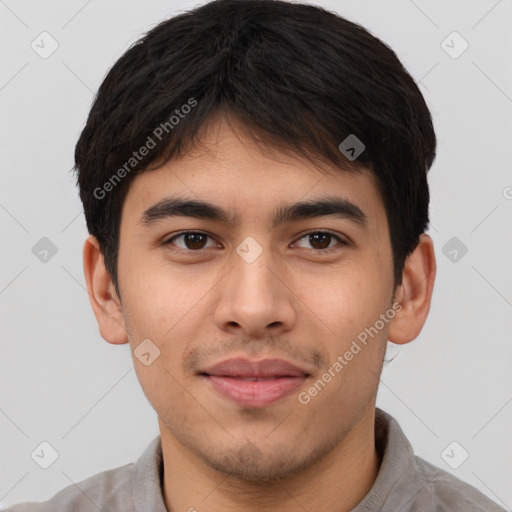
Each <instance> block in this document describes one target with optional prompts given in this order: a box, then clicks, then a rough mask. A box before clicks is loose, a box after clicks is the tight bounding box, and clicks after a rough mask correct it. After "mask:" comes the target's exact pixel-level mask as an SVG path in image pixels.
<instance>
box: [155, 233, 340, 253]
mask: <svg viewBox="0 0 512 512" xmlns="http://www.w3.org/2000/svg"><path fill="white" fill-rule="evenodd" d="M188 234H198V235H205V236H207V237H209V238H212V239H213V237H212V236H211V235H209V234H208V233H204V232H203V231H194V230H192V231H182V232H181V233H178V234H176V235H173V236H172V237H171V238H169V239H168V240H166V241H164V242H163V245H172V242H173V241H174V240H176V239H177V238H179V237H182V236H184V235H188ZM316 234H325V235H330V236H331V237H333V238H335V239H336V240H337V241H338V242H339V245H341V246H346V245H348V243H347V242H345V240H343V239H342V238H340V237H339V236H338V235H336V234H334V233H333V232H332V231H326V230H321V229H320V230H314V231H309V232H308V233H304V234H303V235H302V236H301V237H300V238H298V239H297V241H299V240H302V239H303V238H306V237H307V236H309V235H316ZM299 249H302V250H307V251H312V252H313V253H315V254H330V253H332V252H336V251H338V250H339V247H338V246H334V247H328V248H326V249H304V248H303V247H300V248H299ZM203 250H204V249H196V250H194V249H181V248H180V247H178V250H177V251H176V252H181V253H199V252H201V251H203Z"/></svg>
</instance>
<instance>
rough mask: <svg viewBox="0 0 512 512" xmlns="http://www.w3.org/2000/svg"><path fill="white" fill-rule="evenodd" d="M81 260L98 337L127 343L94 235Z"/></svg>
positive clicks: (88, 240)
mask: <svg viewBox="0 0 512 512" xmlns="http://www.w3.org/2000/svg"><path fill="white" fill-rule="evenodd" d="M83 258H84V274H85V280H86V283H87V291H88V292H89V300H90V301H91V306H92V309H93V311H94V315H95V316H96V321H97V322H98V327H99V329H100V334H101V337H102V338H103V339H104V340H105V341H108V342H109V343H113V344H122V343H128V336H127V334H126V329H125V325H124V316H123V308H122V306H121V301H120V299H119V297H118V296H117V293H116V291H115V287H114V283H113V282H112V278H111V277H110V274H109V272H108V271H107V269H106V268H105V262H104V259H103V254H101V251H100V247H99V243H98V240H97V239H96V237H94V236H93V235H90V236H89V237H88V238H87V239H86V241H85V244H84V251H83Z"/></svg>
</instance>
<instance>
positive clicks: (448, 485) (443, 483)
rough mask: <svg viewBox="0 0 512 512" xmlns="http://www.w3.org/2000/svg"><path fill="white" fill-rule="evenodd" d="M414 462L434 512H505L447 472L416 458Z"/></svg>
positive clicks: (476, 490) (470, 486)
mask: <svg viewBox="0 0 512 512" xmlns="http://www.w3.org/2000/svg"><path fill="white" fill-rule="evenodd" d="M414 461H415V465H416V468H417V471H418V473H419V475H420V477H421V479H422V480H423V483H424V485H425V487H424V491H425V492H426V493H428V494H429V495H430V499H431V500H432V501H433V502H435V504H436V508H435V510H436V512H448V511H450V512H506V511H505V509H503V508H502V507H500V506H499V505H498V504H497V503H495V502H494V501H492V500H491V499H489V498H488V497H487V496H485V495H484V494H483V493H481V492H480V491H479V490H478V489H476V488H475V487H473V486H472V485H470V484H468V483H466V482H464V481H462V480H460V479H459V478H457V477H456V476H454V475H452V474H451V473H449V472H448V471H445V470H443V469H441V468H438V467H437V466H434V465H433V464H431V463H430V462H427V461H426V460H424V459H422V458H421V457H418V456H415V457H414ZM418 498H420V496H418ZM420 499H421V498H420Z"/></svg>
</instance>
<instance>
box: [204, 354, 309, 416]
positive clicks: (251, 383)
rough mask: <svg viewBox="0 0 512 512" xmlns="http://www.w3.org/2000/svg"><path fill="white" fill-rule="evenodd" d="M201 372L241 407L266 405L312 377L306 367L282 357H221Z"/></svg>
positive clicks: (226, 396) (219, 391) (218, 390)
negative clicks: (257, 359)
mask: <svg viewBox="0 0 512 512" xmlns="http://www.w3.org/2000/svg"><path fill="white" fill-rule="evenodd" d="M200 375H201V376H203V377H204V378H207V379H208V381H209V383H210V384H211V386H212V388H213V390H214V391H216V392H217V393H219V394H220V395H221V396H223V397H225V398H228V399H229V400H231V401H233V402H235V403H236V404H237V405H239V406H240V407H246V408H247V407H250V408H261V407H266V406H268V405H270V404H272V403H274V402H277V401H278V400H280V399H282V398H284V397H285V396H287V395H289V394H291V393H293V392H294V391H295V390H296V389H297V388H299V387H300V386H302V385H303V384H304V382H305V381H306V379H307V378H308V377H310V374H309V372H308V371H307V370H305V369H302V368H299V367H298V366H295V365H294V364H292V363H289V362H287V361H284V360H283V359H263V360H260V361H250V360H248V359H243V358H235V359H227V360H225V361H221V362H220V363H217V364H215V365H213V366H211V367H209V368H207V369H205V370H204V371H201V372H200Z"/></svg>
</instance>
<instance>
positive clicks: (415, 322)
mask: <svg viewBox="0 0 512 512" xmlns="http://www.w3.org/2000/svg"><path fill="white" fill-rule="evenodd" d="M435 276H436V260H435V253H434V244H433V241H432V239H431V238H430V236H429V235H426V234H422V235H420V241H419V243H418V246H417V247H416V249H414V251H413V252H412V253H411V254H410V255H409V256H408V258H407V260H406V262H405V266H404V271H403V274H402V284H401V285H400V287H399V289H398V290H397V292H396V294H395V302H397V303H400V304H401V305H402V308H401V310H400V311H399V312H398V313H397V314H396V315H395V317H394V318H393V320H392V321H391V323H390V327H389V331H388V339H389V341H391V342H393V343H396V344H400V345H401V344H405V343H409V342H410V341H412V340H414V339H416V338H417V336H418V335H419V333H420V332H421V329H422V328H423V325H424V324H425V321H426V319H427V315H428V312H429V310H430V303H431V299H432V292H433V289H434V281H435Z"/></svg>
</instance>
